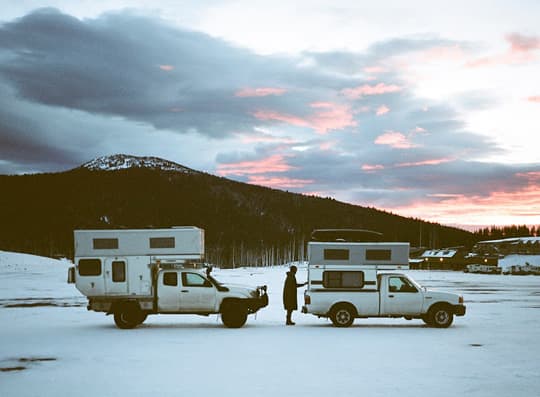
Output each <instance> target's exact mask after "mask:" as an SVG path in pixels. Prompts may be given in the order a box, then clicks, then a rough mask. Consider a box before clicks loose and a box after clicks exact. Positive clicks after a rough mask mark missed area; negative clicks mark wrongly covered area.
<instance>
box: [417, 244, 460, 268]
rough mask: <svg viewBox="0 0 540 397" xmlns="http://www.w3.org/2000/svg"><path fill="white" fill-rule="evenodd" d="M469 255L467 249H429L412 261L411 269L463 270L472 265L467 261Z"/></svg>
mask: <svg viewBox="0 0 540 397" xmlns="http://www.w3.org/2000/svg"><path fill="white" fill-rule="evenodd" d="M467 254H468V251H467V250H466V249H465V247H451V248H442V249H429V250H425V251H424V252H423V253H422V254H421V255H420V256H418V257H417V258H415V259H414V260H411V262H410V267H411V269H440V270H463V269H464V268H465V266H466V265H467V264H468V263H470V262H468V261H467V259H466V257H467Z"/></svg>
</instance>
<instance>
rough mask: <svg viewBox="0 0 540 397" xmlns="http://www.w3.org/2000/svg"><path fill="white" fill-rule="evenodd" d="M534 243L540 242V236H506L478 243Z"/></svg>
mask: <svg viewBox="0 0 540 397" xmlns="http://www.w3.org/2000/svg"><path fill="white" fill-rule="evenodd" d="M501 243H506V244H519V243H522V244H533V243H537V244H540V237H510V238H504V239H500V240H485V241H479V242H478V243H477V244H501Z"/></svg>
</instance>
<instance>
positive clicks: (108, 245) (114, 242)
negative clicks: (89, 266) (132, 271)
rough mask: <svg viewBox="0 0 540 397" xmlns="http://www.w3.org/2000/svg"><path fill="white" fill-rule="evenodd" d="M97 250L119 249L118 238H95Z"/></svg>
mask: <svg viewBox="0 0 540 397" xmlns="http://www.w3.org/2000/svg"><path fill="white" fill-rule="evenodd" d="M93 243H94V249H95V250H115V249H118V239H117V238H95V239H94V240H93Z"/></svg>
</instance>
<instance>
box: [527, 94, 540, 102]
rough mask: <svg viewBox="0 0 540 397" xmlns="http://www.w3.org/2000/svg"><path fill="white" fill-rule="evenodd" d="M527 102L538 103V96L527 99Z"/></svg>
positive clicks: (539, 96) (539, 97)
mask: <svg viewBox="0 0 540 397" xmlns="http://www.w3.org/2000/svg"><path fill="white" fill-rule="evenodd" d="M527 100H528V101H529V102H535V103H540V95H533V96H530V97H528V98H527Z"/></svg>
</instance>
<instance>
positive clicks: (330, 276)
mask: <svg viewBox="0 0 540 397" xmlns="http://www.w3.org/2000/svg"><path fill="white" fill-rule="evenodd" d="M354 274H358V276H360V278H359V280H360V283H359V284H358V285H353V284H352V283H351V284H344V276H353V275H354ZM322 276H323V280H322V285H323V287H324V288H328V289H362V288H364V286H365V273H364V271H362V270H337V269H336V270H324V271H323V273H322ZM336 276H339V277H336ZM337 280H338V283H337V285H336V284H334V282H335V281H337Z"/></svg>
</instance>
